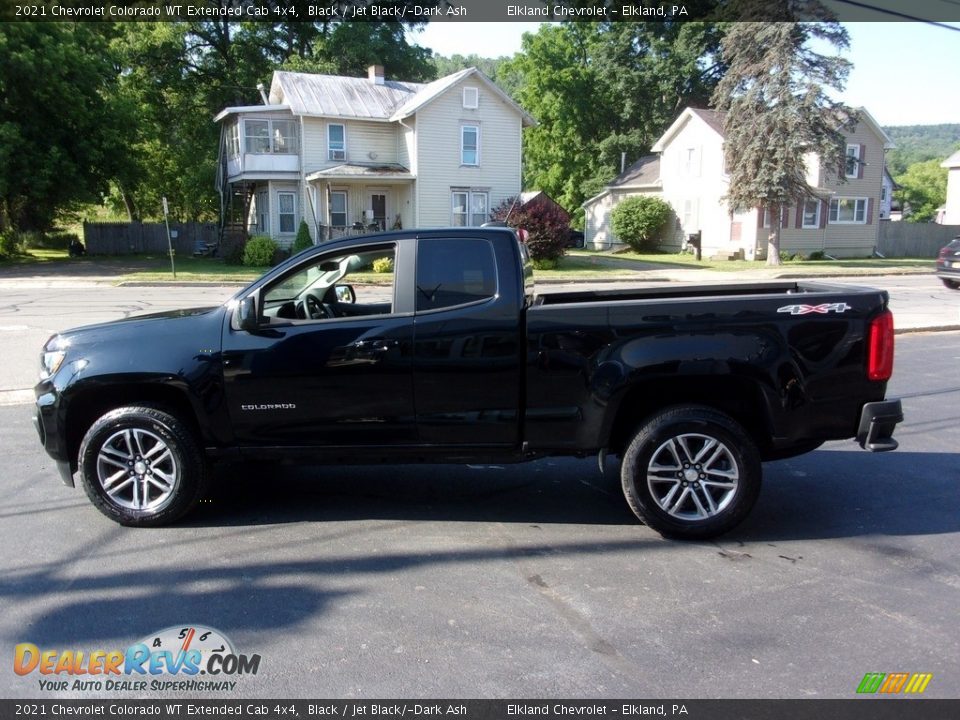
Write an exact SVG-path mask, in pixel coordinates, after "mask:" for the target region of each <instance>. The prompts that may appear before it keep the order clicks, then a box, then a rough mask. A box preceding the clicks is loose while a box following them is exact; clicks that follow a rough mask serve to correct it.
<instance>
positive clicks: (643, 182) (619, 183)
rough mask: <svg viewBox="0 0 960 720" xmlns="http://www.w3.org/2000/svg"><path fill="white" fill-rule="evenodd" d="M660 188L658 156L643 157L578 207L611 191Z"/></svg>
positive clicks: (661, 184) (592, 201)
mask: <svg viewBox="0 0 960 720" xmlns="http://www.w3.org/2000/svg"><path fill="white" fill-rule="evenodd" d="M661 187H663V183H662V182H661V181H660V156H659V155H644V156H643V157H642V158H640V159H639V160H637V161H636V162H634V163H633V164H632V165H630V166H629V167H628V168H626V169H625V170H624V171H623V172H622V173H620V174H619V175H617V176H616V177H615V178H614V179H613V180H611V181H610V182H609V183H608V184H607V186H606V187H605V188H604V189H603V191H602V192H600V193H598V194H596V195H594V196H593V197H592V198H589V199H587V200H585V201H584V202H583V204H581V205H580V207H586V206H587V205H590V204H592V203H594V202H596V201H597V200H599V199H600V198H602V197H604V196H606V195H609V194H610V192H611V191H612V190H630V189H634V190H655V189H659V188H661Z"/></svg>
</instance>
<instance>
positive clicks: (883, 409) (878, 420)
mask: <svg viewBox="0 0 960 720" xmlns="http://www.w3.org/2000/svg"><path fill="white" fill-rule="evenodd" d="M899 422H903V408H902V407H901V406H900V400H899V399H897V400H882V401H880V402H872V403H867V404H866V405H864V406H863V410H862V411H861V412H860V426H859V428H858V429H857V442H858V443H860V447H862V448H864V449H865V450H870V451H871V452H886V451H888V450H896V449H897V441H896V440H894V439H893V431H894V430H895V429H896V427H897V423H899Z"/></svg>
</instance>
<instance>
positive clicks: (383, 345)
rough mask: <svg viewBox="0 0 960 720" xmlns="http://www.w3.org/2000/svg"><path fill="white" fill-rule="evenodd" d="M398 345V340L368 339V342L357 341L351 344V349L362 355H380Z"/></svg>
mask: <svg viewBox="0 0 960 720" xmlns="http://www.w3.org/2000/svg"><path fill="white" fill-rule="evenodd" d="M399 345H400V341H399V340H391V339H388V338H370V339H369V340H357V341H356V342H355V343H353V348H354V349H355V350H357V351H359V352H362V353H370V354H371V355H373V354H382V353H385V352H388V351H390V350H391V349H393V348H395V347H397V346H399Z"/></svg>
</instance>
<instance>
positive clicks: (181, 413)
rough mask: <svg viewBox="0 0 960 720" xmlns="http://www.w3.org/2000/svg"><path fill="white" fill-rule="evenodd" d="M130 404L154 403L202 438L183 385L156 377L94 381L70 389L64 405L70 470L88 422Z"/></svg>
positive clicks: (146, 404) (195, 414) (146, 405)
mask: <svg viewBox="0 0 960 720" xmlns="http://www.w3.org/2000/svg"><path fill="white" fill-rule="evenodd" d="M131 405H137V406H145V407H154V408H157V409H161V410H165V411H167V412H169V413H171V414H173V415H175V416H176V417H178V418H179V419H180V420H181V421H182V422H183V423H184V424H185V425H186V426H187V427H188V428H189V429H190V431H191V432H192V433H193V434H194V437H196V439H197V442H198V444H200V443H201V442H202V438H203V433H202V431H201V427H200V422H199V419H198V417H197V412H196V409H195V408H194V407H193V404H192V403H191V401H190V398H189V395H188V393H187V390H186V388H185V387H177V386H176V385H172V384H170V383H169V382H162V381H160V380H157V381H154V382H143V381H136V382H133V381H128V380H118V381H116V382H108V383H104V382H97V383H96V384H95V385H88V386H86V387H83V388H81V389H78V390H76V391H75V392H74V393H71V395H70V402H69V403H68V404H67V407H66V413H65V417H64V424H63V427H65V428H67V436H66V443H67V457H68V460H69V462H70V468H71V470H72V471H76V469H77V464H78V456H79V452H80V444H81V442H82V441H83V437H84V436H85V435H86V434H87V431H88V430H89V429H90V428H91V426H92V425H93V424H94V423H95V422H96V421H97V420H98V419H99V418H101V417H102V416H103V415H105V414H106V413H108V412H110V411H111V410H116V409H117V408H121V407H127V406H131Z"/></svg>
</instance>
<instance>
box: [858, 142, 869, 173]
mask: <svg viewBox="0 0 960 720" xmlns="http://www.w3.org/2000/svg"><path fill="white" fill-rule="evenodd" d="M866 149H867V146H866V145H864V144H863V143H860V156H859V158H858V159H857V178H858V179H860V180H863V161H864V155H865V153H866Z"/></svg>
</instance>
